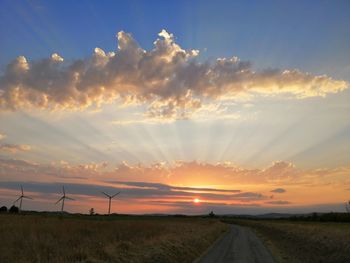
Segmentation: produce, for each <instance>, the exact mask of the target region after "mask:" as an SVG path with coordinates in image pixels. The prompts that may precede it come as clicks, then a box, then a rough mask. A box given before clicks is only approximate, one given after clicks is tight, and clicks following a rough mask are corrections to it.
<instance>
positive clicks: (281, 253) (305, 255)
mask: <svg viewBox="0 0 350 263" xmlns="http://www.w3.org/2000/svg"><path fill="white" fill-rule="evenodd" d="M233 222H234V223H236V224H240V225H243V226H248V227H250V228H251V229H253V230H254V231H255V232H256V233H257V235H258V236H259V237H260V238H261V239H262V240H263V241H264V243H265V244H266V245H267V247H268V248H269V249H270V251H272V253H273V254H274V256H275V258H276V259H277V260H278V262H282V263H287V262H288V263H299V262H300V263H314V262H322V263H328V262H329V263H334V262H337V263H348V262H350V223H321V222H293V221H288V220H234V221H233Z"/></svg>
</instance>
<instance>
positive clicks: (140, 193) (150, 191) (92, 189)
mask: <svg viewBox="0 0 350 263" xmlns="http://www.w3.org/2000/svg"><path fill="white" fill-rule="evenodd" d="M19 185H22V186H23V187H24V188H25V189H26V190H27V191H30V192H39V193H42V194H45V195H46V194H56V193H58V192H59V190H60V188H61V186H62V185H66V189H67V191H69V193H70V194H71V195H84V196H92V197H103V195H102V196H101V191H103V192H106V193H115V192H117V191H121V195H120V196H119V199H129V200H131V199H139V200H151V201H152V200H153V201H160V200H166V199H168V200H169V201H170V200H172V202H177V201H179V202H183V201H187V202H188V201H189V202H192V200H193V199H194V198H195V197H196V196H197V195H198V193H197V192H196V190H193V189H192V188H190V187H189V188H187V187H182V189H181V190H180V189H176V188H177V187H174V186H171V185H158V186H156V187H145V186H144V185H147V183H146V182H138V184H137V185H139V187H129V186H130V183H128V182H125V183H123V182H118V185H115V186H106V185H99V184H80V183H70V184H67V183H65V182H55V183H50V182H47V183H43V182H23V181H18V182H6V181H4V182H0V188H2V189H11V190H16V189H18V186H19ZM133 186H136V185H133ZM233 191H236V190H233ZM200 197H201V200H203V202H209V203H210V202H211V201H210V200H214V201H215V200H220V201H221V202H225V203H226V204H230V203H235V202H239V203H241V204H242V203H250V202H252V201H260V200H266V199H268V197H266V196H264V195H262V194H259V193H250V192H246V193H245V192H244V193H239V194H231V193H230V192H225V191H220V189H207V190H204V189H202V192H201V193H200ZM206 200H208V201H206Z"/></svg>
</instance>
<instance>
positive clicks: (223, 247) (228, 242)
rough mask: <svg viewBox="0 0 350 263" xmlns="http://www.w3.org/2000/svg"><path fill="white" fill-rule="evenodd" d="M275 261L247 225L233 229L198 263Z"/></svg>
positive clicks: (234, 226) (233, 226)
mask: <svg viewBox="0 0 350 263" xmlns="http://www.w3.org/2000/svg"><path fill="white" fill-rule="evenodd" d="M229 262H230V263H275V260H274V259H273V257H272V255H271V254H270V252H269V251H268V250H267V248H266V247H265V246H264V245H263V243H262V242H261V241H260V239H259V238H258V237H257V236H256V235H255V234H254V233H253V232H252V231H251V230H250V229H249V228H246V227H241V226H237V225H232V226H231V229H230V230H229V231H228V232H227V233H226V234H225V235H224V236H223V237H221V238H220V239H219V240H217V241H216V242H215V243H214V245H213V247H212V248H211V249H210V250H209V251H208V252H207V253H206V254H205V255H203V256H202V257H201V258H200V260H199V261H198V263H229Z"/></svg>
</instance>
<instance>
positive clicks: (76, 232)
mask: <svg viewBox="0 0 350 263" xmlns="http://www.w3.org/2000/svg"><path fill="white" fill-rule="evenodd" d="M227 228H228V226H227V225H226V224H223V223H221V222H220V221H218V220H216V219H205V218H175V217H118V216H116V217H94V216H93V217H89V216H63V217H59V216H52V215H50V216H43V215H0V233H1V238H0V262H2V263H6V262H193V260H195V259H196V258H197V257H198V256H199V255H201V253H203V251H205V250H206V248H207V247H209V246H210V245H211V243H212V242H213V241H214V240H215V239H216V238H217V237H218V236H220V235H221V234H222V233H223V232H224V231H226V229H227Z"/></svg>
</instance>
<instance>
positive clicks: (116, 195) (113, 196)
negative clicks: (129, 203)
mask: <svg viewBox="0 0 350 263" xmlns="http://www.w3.org/2000/svg"><path fill="white" fill-rule="evenodd" d="M119 194H120V192H118V193H116V194H115V195H112V198H114V197H115V196H117V195H119Z"/></svg>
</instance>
